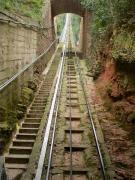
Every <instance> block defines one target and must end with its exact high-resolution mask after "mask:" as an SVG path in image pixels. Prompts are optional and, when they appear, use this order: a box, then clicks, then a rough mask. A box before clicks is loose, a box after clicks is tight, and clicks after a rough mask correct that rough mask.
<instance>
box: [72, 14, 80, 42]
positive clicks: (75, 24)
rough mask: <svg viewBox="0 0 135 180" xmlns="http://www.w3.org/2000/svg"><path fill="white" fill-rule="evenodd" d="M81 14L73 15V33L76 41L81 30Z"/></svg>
mask: <svg viewBox="0 0 135 180" xmlns="http://www.w3.org/2000/svg"><path fill="white" fill-rule="evenodd" d="M80 21H81V18H80V16H77V15H73V16H72V27H73V34H74V38H75V42H77V41H78V40H79V32H80Z"/></svg>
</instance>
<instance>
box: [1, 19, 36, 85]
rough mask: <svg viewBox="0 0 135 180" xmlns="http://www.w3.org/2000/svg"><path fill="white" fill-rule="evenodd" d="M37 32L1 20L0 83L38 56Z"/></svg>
mask: <svg viewBox="0 0 135 180" xmlns="http://www.w3.org/2000/svg"><path fill="white" fill-rule="evenodd" d="M36 50H37V32H35V31H33V30H30V29H27V28H24V27H22V26H17V25H15V24H13V23H12V24H11V23H10V24H9V23H2V22H0V83H2V82H4V81H5V80H7V79H9V78H10V77H11V76H13V74H15V73H17V72H18V71H19V70H20V69H22V68H23V67H24V66H26V65H27V64H29V63H31V62H32V60H33V59H34V58H35V57H36Z"/></svg>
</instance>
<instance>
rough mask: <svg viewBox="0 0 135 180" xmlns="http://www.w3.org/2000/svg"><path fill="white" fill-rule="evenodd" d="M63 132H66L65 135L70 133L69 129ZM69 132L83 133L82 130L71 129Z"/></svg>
mask: <svg viewBox="0 0 135 180" xmlns="http://www.w3.org/2000/svg"><path fill="white" fill-rule="evenodd" d="M65 132H66V133H69V132H70V129H65ZM71 132H72V133H83V132H84V129H82V128H72V130H71Z"/></svg>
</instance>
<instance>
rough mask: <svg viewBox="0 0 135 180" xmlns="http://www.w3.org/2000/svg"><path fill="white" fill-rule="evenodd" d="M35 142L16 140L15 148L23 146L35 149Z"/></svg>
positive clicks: (14, 142)
mask: <svg viewBox="0 0 135 180" xmlns="http://www.w3.org/2000/svg"><path fill="white" fill-rule="evenodd" d="M34 143H35V141H34V140H26V139H25V140H23V139H22V140H21V139H19V140H18V139H14V140H13V143H12V144H13V146H21V147H33V145H34Z"/></svg>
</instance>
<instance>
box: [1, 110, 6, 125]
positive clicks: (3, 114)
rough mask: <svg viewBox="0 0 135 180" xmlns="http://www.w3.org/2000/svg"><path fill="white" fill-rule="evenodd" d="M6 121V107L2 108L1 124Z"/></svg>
mask: <svg viewBox="0 0 135 180" xmlns="http://www.w3.org/2000/svg"><path fill="white" fill-rule="evenodd" d="M5 119H6V109H5V108H4V107H0V122H3V121H5Z"/></svg>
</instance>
